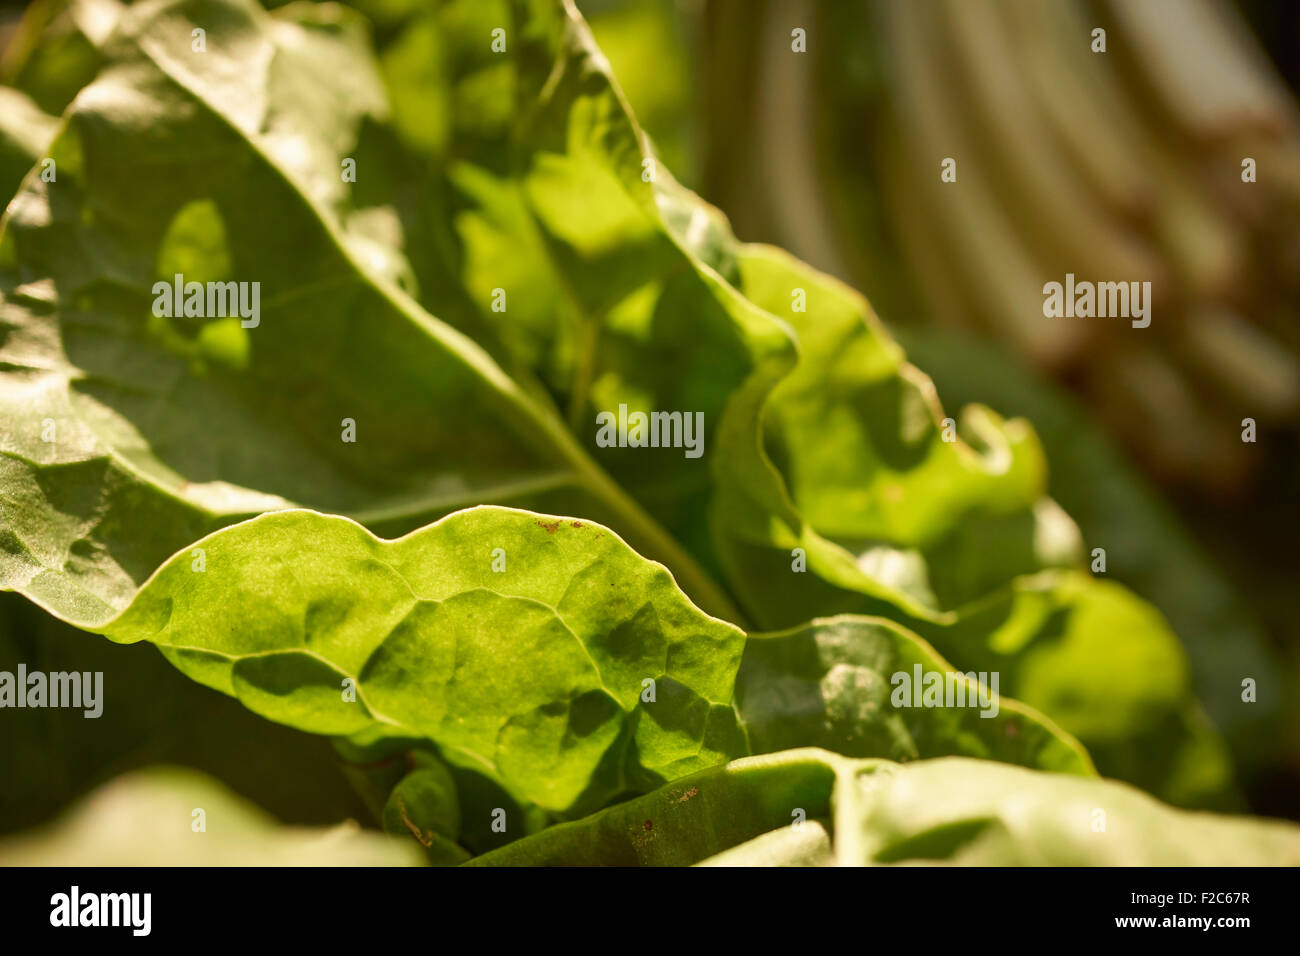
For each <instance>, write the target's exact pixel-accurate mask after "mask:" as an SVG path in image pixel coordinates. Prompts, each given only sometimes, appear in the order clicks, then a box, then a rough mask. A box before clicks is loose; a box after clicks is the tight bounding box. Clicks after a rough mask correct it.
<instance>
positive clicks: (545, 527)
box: [537, 521, 560, 534]
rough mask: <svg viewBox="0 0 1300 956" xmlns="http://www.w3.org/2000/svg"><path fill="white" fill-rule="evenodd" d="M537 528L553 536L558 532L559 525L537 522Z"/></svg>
mask: <svg viewBox="0 0 1300 956" xmlns="http://www.w3.org/2000/svg"><path fill="white" fill-rule="evenodd" d="M537 526H538V527H539V528H541V529H542V530H543V531H545V532H546V533H547V534H555V532H556V531H558V530H559V527H560V523H559V522H558V521H539V522H537Z"/></svg>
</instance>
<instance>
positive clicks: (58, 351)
mask: <svg viewBox="0 0 1300 956" xmlns="http://www.w3.org/2000/svg"><path fill="white" fill-rule="evenodd" d="M298 19H299V21H301V20H304V19H307V16H306V15H305V14H304V15H302V16H299V17H298ZM317 19H318V20H320V21H323V24H322V23H318V24H317V26H316V27H314V28H312V29H311V30H308V28H306V27H304V26H302V25H301V23H294V22H293V21H292V20H290V19H289V18H287V17H283V18H272V17H270V16H268V15H266V14H264V13H263V12H261V11H260V10H259V9H258V8H256V7H253V6H251V5H249V4H246V3H241V2H218V3H205V4H196V3H146V4H141V5H138V6H136V7H133V8H131V10H130V11H129V12H128V13H127V14H125V15H124V17H123V19H122V21H121V22H120V23H119V25H118V30H117V32H116V33H115V34H114V35H113V37H112V38H110V39H109V40H108V42H107V43H106V46H105V50H106V51H107V54H106V55H107V57H108V65H107V66H106V67H105V68H104V69H103V70H102V71H101V73H100V74H99V76H98V78H97V79H96V80H95V82H94V83H92V84H91V85H90V86H88V87H86V88H85V89H84V90H83V91H82V92H81V93H80V94H79V95H78V97H77V99H76V100H75V102H74V103H73V104H72V106H71V107H70V108H69V110H68V113H67V115H66V116H65V118H64V123H63V128H62V130H61V132H60V133H59V134H58V136H57V137H56V139H55V141H54V143H53V145H52V146H51V149H50V152H51V155H52V157H53V158H55V159H56V160H57V162H58V166H59V169H60V175H59V180H58V182H57V184H53V183H44V182H41V181H39V180H34V179H29V181H28V182H27V183H26V185H25V186H24V188H23V190H22V192H21V193H20V194H19V195H18V196H17V197H16V198H15V200H14V202H13V203H12V204H11V207H10V209H9V210H8V212H7V214H6V218H5V222H4V232H3V236H2V237H0V328H2V329H3V332H4V337H3V339H0V359H3V362H4V367H3V371H0V412H2V413H3V420H4V421H5V431H4V433H3V435H0V503H3V505H4V514H3V527H2V528H0V541H3V549H2V550H0V575H2V581H3V585H4V586H5V587H7V588H13V589H16V590H20V591H22V592H23V593H24V594H26V595H27V596H28V597H30V598H32V599H33V600H35V601H37V602H38V603H40V604H41V605H42V606H43V607H46V608H47V609H49V610H51V611H52V612H53V613H56V614H58V615H59V616H60V617H62V618H64V619H65V620H69V621H71V622H73V623H76V624H79V625H83V626H95V625H97V624H102V623H103V622H105V621H107V620H109V619H111V618H112V617H113V616H114V614H115V613H116V612H117V611H119V610H120V609H121V608H122V607H124V606H125V605H126V604H127V603H128V602H129V601H130V599H131V597H132V595H133V594H134V592H135V590H136V588H137V587H138V585H139V584H140V582H142V581H143V580H144V579H145V578H146V577H148V575H149V574H150V573H152V572H153V570H154V569H155V568H157V567H158V565H159V564H161V563H162V561H163V560H165V559H166V558H167V557H168V556H169V555H170V554H172V553H175V552H176V551H178V550H180V549H181V548H182V547H183V546H184V545H186V544H187V543H189V542H192V541H194V540H195V539H196V538H198V537H201V536H202V535H203V534H205V533H207V532H209V531H211V530H213V529H214V528H216V527H219V526H221V525H223V524H228V523H230V522H232V521H235V520H238V519H240V518H242V517H246V516H248V515H252V514H257V513H259V512H262V511H266V510H274V509H277V508H285V507H288V506H291V505H294V504H302V505H309V506H312V507H315V508H318V509H321V510H326V511H332V512H338V513H345V514H349V515H351V516H353V517H355V518H357V519H358V520H360V521H362V522H364V523H366V524H367V525H369V526H370V527H372V528H375V529H381V530H385V531H388V532H390V533H392V532H404V531H409V530H411V529H412V528H414V527H418V526H419V525H420V524H422V523H424V522H425V521H427V520H429V519H430V518H433V517H437V516H438V515H441V514H445V513H447V512H449V511H452V510H455V509H456V508H457V507H461V506H464V505H466V504H471V503H481V502H491V501H508V502H511V503H519V504H529V505H532V506H535V507H536V506H538V505H545V504H551V505H554V506H556V507H555V508H554V510H557V511H564V512H568V513H572V514H577V515H584V516H593V517H597V518H603V519H604V520H606V521H608V522H609V523H611V524H614V525H616V526H620V527H621V528H622V530H623V531H624V532H625V533H626V534H627V535H628V537H629V539H630V540H633V541H635V542H637V543H638V544H639V545H640V546H641V547H643V548H644V549H645V550H646V551H647V552H649V553H651V554H653V555H655V556H657V557H661V558H664V559H665V561H666V562H667V563H668V564H669V565H670V566H672V567H673V569H674V571H675V572H676V574H677V576H678V577H679V579H681V581H682V583H683V586H684V587H686V588H687V589H688V590H690V591H691V593H692V594H693V595H694V596H695V597H696V599H697V600H699V601H701V603H703V604H705V605H707V606H709V607H711V608H714V609H717V610H721V611H724V612H731V610H732V607H731V604H730V601H729V600H728V599H727V597H726V595H725V594H724V593H723V591H722V590H721V589H720V588H719V587H718V585H717V584H716V583H715V582H713V581H712V580H710V579H709V577H708V576H707V575H706V574H704V573H703V571H701V570H700V568H699V567H698V565H697V563H696V562H695V561H694V560H693V559H692V558H691V557H690V555H689V554H687V553H686V551H685V550H684V549H683V548H682V547H681V546H680V545H679V544H678V543H677V542H676V541H674V539H673V538H672V537H671V536H670V535H668V534H667V533H665V532H664V530H663V529H662V528H661V527H660V526H659V525H658V524H657V523H656V522H655V520H654V519H653V518H651V517H650V515H649V514H647V513H646V512H645V511H644V510H643V509H642V508H641V507H639V506H638V505H637V504H636V503H635V502H634V501H633V500H632V499H631V498H630V497H629V496H628V494H627V493H626V491H625V490H624V489H623V488H621V487H620V486H619V485H618V484H616V483H615V482H614V481H612V480H611V479H610V478H609V477H608V476H607V475H606V474H605V473H604V472H603V471H602V470H601V469H600V468H599V466H598V465H596V464H595V463H594V461H593V460H592V458H591V457H590V456H589V455H587V454H586V453H585V452H584V451H583V450H582V448H581V447H580V446H579V444H578V442H577V441H576V440H575V439H574V438H573V437H572V436H571V435H570V433H569V432H568V431H567V429H566V428H565V427H564V425H563V422H562V420H561V419H560V417H559V416H558V414H557V413H556V411H555V409H554V407H553V406H552V404H551V403H550V402H549V400H547V399H546V398H545V396H542V395H540V394H538V393H537V392H536V390H534V389H532V388H531V387H530V386H529V384H528V382H527V381H526V380H516V379H513V378H511V377H510V376H509V375H507V374H506V372H505V371H503V369H502V368H501V367H500V366H499V365H497V364H496V363H495V362H494V361H493V360H492V359H491V358H490V357H489V356H488V354H487V353H486V352H484V351H483V349H481V348H480V347H479V346H477V345H476V344H475V343H474V342H472V341H470V340H469V339H467V338H466V337H465V336H463V335H462V334H460V333H458V332H457V331H456V330H454V329H453V328H451V327H449V326H447V325H445V324H443V323H442V322H440V321H439V320H438V319H436V318H434V317H433V316H431V315H429V314H428V313H427V312H425V311H424V310H423V309H421V308H420V306H419V305H417V304H416V303H415V302H414V301H413V300H411V299H410V297H409V296H408V295H407V294H406V293H405V292H403V291H402V289H401V288H400V287H399V286H398V285H396V284H395V283H394V281H393V280H392V279H391V275H392V273H393V269H392V268H390V264H389V263H386V262H385V261H381V262H379V263H378V264H376V262H375V259H376V257H378V258H379V259H381V260H383V259H384V256H383V255H377V256H376V255H372V253H376V250H378V251H379V252H382V249H383V248H384V247H383V246H382V244H381V243H377V242H370V243H369V244H367V243H366V242H363V241H361V240H359V239H358V236H364V233H358V232H357V231H355V230H354V231H352V232H348V231H346V230H345V228H344V226H343V225H342V223H341V222H340V220H339V211H338V208H337V206H338V201H339V200H338V196H337V195H336V194H337V192H338V190H339V189H340V188H341V187H342V180H341V178H340V176H339V174H338V172H337V169H338V167H337V165H336V164H335V159H334V154H336V153H337V152H339V151H340V149H341V148H342V147H341V146H340V144H341V143H342V142H344V141H345V140H346V139H347V136H348V130H347V128H346V126H347V123H346V122H345V121H344V120H348V119H350V120H352V121H355V122H360V121H361V120H360V119H359V116H360V114H362V113H366V112H367V111H369V112H373V111H374V109H377V108H378V107H377V106H376V105H375V104H374V103H372V101H373V100H374V95H373V94H375V90H377V87H375V88H374V89H370V88H368V87H366V85H365V82H364V74H363V73H358V74H356V75H354V74H352V73H348V78H347V79H345V80H339V79H338V78H337V77H338V76H339V73H338V71H335V72H333V73H331V74H330V75H329V76H326V75H324V74H323V71H322V70H320V69H319V67H316V68H313V67H312V66H311V64H312V63H313V62H320V61H321V60H323V59H324V56H323V52H322V50H323V47H325V46H328V45H330V44H333V45H334V48H336V49H335V52H336V53H337V55H339V56H343V57H345V58H346V57H351V56H353V55H354V49H355V44H356V42H357V31H356V30H355V29H352V28H351V27H350V26H349V25H348V22H347V20H346V18H341V23H340V24H335V25H331V23H332V21H331V20H330V18H329V17H327V16H325V15H324V14H322V15H320V16H319V17H318V18H317ZM198 20H201V21H202V22H203V24H205V27H204V28H205V29H206V31H207V33H206V37H207V40H206V42H207V49H206V52H204V53H202V54H201V55H200V54H193V53H191V52H190V50H191V48H190V28H191V25H192V24H193V23H194V22H197V21H198ZM358 76H360V79H358ZM372 107H373V108H372ZM322 116H324V117H326V119H323V120H322V119H321V117H322ZM340 117H342V119H340ZM322 124H323V125H322ZM142 137H144V138H146V139H147V141H148V143H149V144H150V145H149V148H148V149H147V150H141V149H140V148H139V147H140V143H141V138H142ZM192 144H201V145H202V148H201V150H199V151H198V152H196V151H195V149H194V147H193V145H192ZM127 157H131V158H130V159H128V158H127ZM327 169H331V170H332V172H331V174H330V175H329V176H327V175H326V172H325V171H326V170H327ZM327 180H328V181H331V182H332V183H333V186H332V187H331V189H332V190H333V191H332V192H331V191H330V190H327V189H326V188H325V187H324V186H323V184H324V183H325V182H326V181H327ZM56 185H57V188H55V186H56ZM397 271H399V272H400V271H401V270H400V269H399V270H397ZM177 274H181V275H183V276H184V278H185V281H186V282H190V281H193V282H202V283H205V284H208V285H207V289H208V290H209V291H210V290H211V288H212V286H213V285H219V284H225V285H228V284H229V283H232V282H233V283H243V284H244V285H243V286H241V287H240V288H241V289H247V290H248V294H247V297H246V298H245V297H244V296H243V295H241V297H240V303H241V307H247V308H246V309H245V308H241V311H240V312H239V314H238V315H228V316H205V317H192V316H187V315H171V316H168V315H166V314H162V315H160V314H154V313H155V312H157V311H160V310H159V309H158V308H156V306H157V303H158V297H159V295H160V294H162V295H164V296H165V295H166V291H167V290H166V288H162V287H166V286H168V285H169V284H171V283H172V282H173V280H174V276H175V275H177ZM159 283H161V286H159V285H158V284H159ZM252 283H258V285H257V286H256V287H254V286H253V285H252ZM225 285H223V286H222V288H224V287H225ZM160 288H161V293H160V292H159V289H160ZM231 288H234V287H231ZM254 288H256V289H257V293H256V298H254V293H253V289H254ZM178 308H179V305H178ZM161 311H163V312H164V313H165V312H166V311H167V310H165V309H164V310H161ZM197 311H203V310H202V309H199V310H197ZM245 311H247V312H248V314H247V315H245V314H244V312H245ZM349 437H350V438H352V439H355V440H353V441H349V440H345V438H349ZM732 616H735V615H734V614H732Z"/></svg>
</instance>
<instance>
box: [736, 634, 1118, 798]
mask: <svg viewBox="0 0 1300 956" xmlns="http://www.w3.org/2000/svg"><path fill="white" fill-rule="evenodd" d="M999 682H1000V678H999V675H998V674H997V673H996V672H993V673H983V674H977V673H975V672H971V673H969V674H963V673H961V672H959V671H954V670H953V669H952V666H951V665H950V664H948V663H947V662H946V661H944V660H943V659H942V658H941V657H940V656H939V655H938V653H937V652H936V651H935V650H934V648H932V647H930V646H929V645H928V644H926V643H925V642H924V641H922V640H921V639H920V638H918V637H917V636H916V635H915V634H912V633H910V632H909V631H907V630H906V629H905V628H903V627H900V626H899V625H897V624H895V623H893V622H892V621H887V620H884V619H882V618H866V617H853V616H849V615H845V616H841V617H836V618H827V619H822V620H815V621H813V622H812V623H811V624H807V625H804V626H802V627H798V628H794V629H793V630H790V631H785V632H781V633H775V634H756V635H752V636H751V637H750V639H749V642H748V643H747V644H746V645H745V656H744V658H743V659H742V661H741V665H740V676H739V679H738V682H737V697H736V703H737V707H738V708H739V710H740V715H741V719H742V720H743V721H744V723H745V728H746V730H747V731H748V733H749V740H750V745H751V748H752V750H753V752H755V753H772V752H775V751H778V750H787V749H791V748H794V747H821V748H823V749H826V750H833V751H835V752H836V753H840V754H843V755H844V756H846V757H884V758H888V759H890V760H916V759H918V758H920V757H940V756H944V755H947V754H962V755H965V756H971V757H985V758H987V759H990V760H1000V761H1004V762H1006V763H1014V764H1019V765H1021V766H1025V767H1035V768H1038V769H1041V770H1055V771H1060V772H1064V773H1080V774H1093V773H1095V771H1094V770H1093V767H1092V762H1091V761H1090V760H1089V759H1088V755H1087V754H1086V753H1085V752H1084V750H1083V748H1082V747H1081V746H1079V744H1078V743H1077V742H1075V741H1074V740H1073V739H1072V738H1070V737H1069V736H1068V735H1067V734H1065V733H1064V732H1062V731H1061V730H1060V729H1059V728H1057V727H1056V726H1055V725H1054V724H1052V723H1051V721H1049V720H1047V719H1046V718H1045V717H1043V716H1042V715H1041V714H1039V713H1037V712H1036V711H1034V710H1032V709H1031V708H1028V707H1026V706H1024V705H1023V704H1020V703H1018V702H1016V701H1014V700H1011V699H1009V698H1006V697H1000V696H999V695H998V685H999ZM927 688H928V690H927ZM926 695H930V696H926ZM927 702H928V703H927Z"/></svg>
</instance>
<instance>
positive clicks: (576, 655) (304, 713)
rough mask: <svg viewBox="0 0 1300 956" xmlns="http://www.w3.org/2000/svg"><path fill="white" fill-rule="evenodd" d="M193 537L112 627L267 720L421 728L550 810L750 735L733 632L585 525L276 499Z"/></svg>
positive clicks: (696, 764)
mask: <svg viewBox="0 0 1300 956" xmlns="http://www.w3.org/2000/svg"><path fill="white" fill-rule="evenodd" d="M197 547H199V548H201V549H203V551H204V552H205V561H204V567H203V570H196V569H195V568H196V563H195V559H194V558H192V557H191V555H190V554H189V553H185V552H183V553H181V554H180V555H178V556H177V557H176V558H174V559H173V560H172V561H170V562H168V563H167V564H166V565H165V566H164V567H163V568H161V569H160V570H159V571H158V573H157V574H156V575H155V576H154V577H153V579H152V580H151V581H150V582H149V583H148V585H147V586H146V587H145V588H144V589H143V590H142V591H141V592H140V594H139V596H138V597H137V599H136V600H135V602H134V603H133V604H132V605H131V606H130V607H129V608H128V609H127V611H126V612H125V613H124V614H123V615H122V616H121V617H120V618H118V619H116V620H114V621H113V622H111V623H110V624H109V625H108V628H107V633H108V635H109V636H110V637H112V638H113V639H114V640H118V641H123V642H129V641H138V640H146V639H147V640H149V641H152V642H153V643H154V644H156V645H157V646H158V647H159V648H160V649H161V650H162V652H163V653H164V655H166V656H167V658H168V659H169V660H171V661H172V663H174V664H175V665H176V666H177V667H178V668H180V669H181V670H182V671H184V672H185V673H186V674H188V675H189V676H191V677H193V678H194V679H195V680H197V681H199V682H200V683H203V684H207V685H208V686H210V687H215V688H216V689H218V690H221V691H223V692H225V693H228V694H232V695H234V696H236V697H238V698H239V699H240V700H241V701H242V702H243V703H244V704H245V705H246V706H248V707H249V708H250V709H251V710H253V711H256V712H257V713H260V714H262V715H263V716H266V717H269V718H271V719H273V720H277V721H280V722H281V723H286V724H289V725H290V726H295V727H300V728H303V729H306V730H311V731H314V732H317V733H332V734H355V733H360V732H363V731H366V730H368V729H370V728H373V727H375V726H376V725H378V726H380V727H382V728H383V729H385V730H387V731H390V732H392V733H394V734H398V735H407V736H418V737H427V738H428V739H430V740H433V741H434V742H436V743H437V744H438V746H439V747H440V748H441V749H442V750H443V752H444V753H446V754H448V755H449V757H455V758H458V759H460V760H463V761H468V762H471V763H472V764H473V765H475V766H477V767H478V768H479V769H482V770H484V771H487V772H490V773H491V774H492V775H493V776H494V777H496V778H497V779H499V780H501V781H502V783H503V784H504V785H505V786H506V787H507V789H509V790H510V791H511V792H513V793H514V794H516V795H517V796H521V797H523V798H525V799H527V800H529V801H531V802H533V803H536V804H538V805H540V806H542V807H546V808H548V809H551V810H553V811H557V812H563V811H569V810H571V809H573V808H575V807H592V806H599V805H601V804H603V803H604V802H606V801H607V800H608V799H610V798H611V797H614V796H616V795H618V794H620V793H622V792H624V791H625V790H633V791H636V790H642V791H643V790H646V789H649V788H650V787H653V786H654V785H656V784H657V783H659V782H662V781H664V780H669V779H673V778H675V777H678V776H681V775H682V774H685V773H689V772H691V771H693V770H697V769H700V768H702V767H706V766H709V765H711V764H716V763H719V762H721V761H723V760H725V759H727V758H728V757H732V756H736V755H739V754H742V753H744V752H745V743H744V737H743V733H742V731H741V730H740V727H739V724H738V721H737V718H736V713H735V710H734V708H733V706H732V703H731V698H732V693H733V686H734V679H735V672H736V668H737V667H738V666H739V662H740V655H741V651H742V648H743V642H744V635H743V634H742V633H741V632H740V630H738V629H737V628H735V627H734V626H732V625H729V624H726V623H723V622H722V621H718V620H717V619H715V618H711V617H709V616H708V615H706V614H704V613H703V612H701V611H699V610H698V609H696V608H695V607H694V606H693V605H692V604H691V603H690V602H689V601H688V600H687V599H686V597H685V595H683V594H682V592H681V591H680V590H679V589H678V588H677V586H676V584H675V583H674V581H673V579H672V576H671V575H669V574H668V572H667V571H666V570H665V569H664V568H663V567H662V566H661V565H658V564H655V563H653V562H650V561H646V560H645V559H644V558H642V557H640V556H639V555H637V554H636V553H635V552H634V551H632V549H631V548H629V547H628V546H627V545H626V544H624V543H623V541H621V540H620V539H619V538H618V537H617V536H616V535H614V534H612V533H611V532H609V531H608V530H607V529H605V528H603V527H600V526H598V525H593V524H590V523H585V522H583V521H578V520H573V519H561V518H552V517H549V516H545V515H535V514H531V513H527V512H521V511H515V510H511V509H503V508H497V507H480V508H473V509H469V510H467V511H462V512H458V513H456V514H454V515H451V516H449V517H447V518H444V519H443V520H442V521H440V522H438V523H435V524H433V525H430V526H429V527H427V528H424V529H422V530H420V531H418V532H416V533H414V534H411V535H408V536H407V537H404V538H400V539H398V540H396V541H383V540H380V539H377V538H375V537H374V536H373V535H371V534H370V533H369V532H367V531H366V530H365V529H364V528H362V527H360V526H359V525H357V524H356V523H354V522H352V521H349V520H347V519H345V518H339V517H332V516H326V515H320V514H316V513H313V512H298V511H290V512H279V513H272V514H267V515H263V516H261V517H259V518H255V519H252V520H250V521H247V522H244V523H242V524H239V525H236V526H233V527H231V528H228V529H225V530H223V531H221V532H218V533H217V534H215V535H213V536H212V537H211V538H208V539H205V540H203V541H200V542H199V543H198V545H197ZM348 681H350V682H352V685H353V686H355V694H354V695H349V694H348V693H346V690H347V689H348V685H347V684H346V683H345V682H348ZM646 681H653V682H654V687H655V694H654V695H653V696H654V699H653V701H647V700H646V699H644V695H643V690H644V687H645V682H646ZM350 696H351V697H353V698H354V699H349V698H350Z"/></svg>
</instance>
